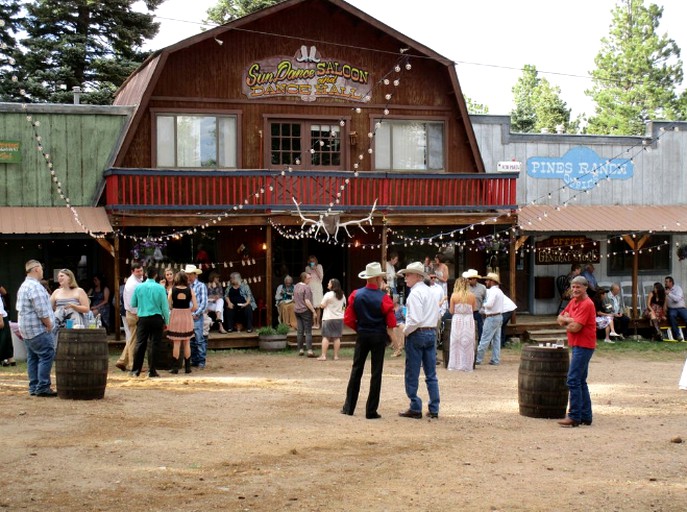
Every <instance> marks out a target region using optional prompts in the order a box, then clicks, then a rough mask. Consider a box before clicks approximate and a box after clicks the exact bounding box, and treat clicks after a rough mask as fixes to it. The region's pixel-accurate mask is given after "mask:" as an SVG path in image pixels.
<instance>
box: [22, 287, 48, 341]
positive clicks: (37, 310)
mask: <svg viewBox="0 0 687 512" xmlns="http://www.w3.org/2000/svg"><path fill="white" fill-rule="evenodd" d="M17 312H18V313H19V332H21V335H22V337H23V338H24V339H25V340H30V339H32V338H35V337H36V336H38V335H39V334H43V333H44V332H49V329H48V328H47V327H46V326H45V325H44V324H43V321H42V319H43V318H50V322H51V323H52V325H55V315H54V313H53V311H52V306H51V305H50V297H49V296H48V292H47V291H46V290H45V288H43V285H42V284H41V283H40V282H39V281H38V280H37V279H34V278H33V277H29V276H27V277H26V279H24V282H23V283H22V285H21V286H20V287H19V291H18V292H17Z"/></svg>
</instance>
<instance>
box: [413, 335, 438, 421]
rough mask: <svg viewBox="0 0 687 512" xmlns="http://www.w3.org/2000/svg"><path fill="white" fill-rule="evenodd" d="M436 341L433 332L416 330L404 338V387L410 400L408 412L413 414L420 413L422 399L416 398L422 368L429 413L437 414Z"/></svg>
mask: <svg viewBox="0 0 687 512" xmlns="http://www.w3.org/2000/svg"><path fill="white" fill-rule="evenodd" d="M436 339H437V333H436V331H434V330H416V331H414V332H412V333H410V335H409V336H407V337H406V344H405V349H406V371H405V387H406V395H407V396H408V398H409V399H410V410H412V411H415V412H422V399H421V398H420V397H418V396H417V390H418V387H419V383H420V367H422V369H423V370H424V372H425V383H426V384H427V393H428V394H429V406H428V407H429V412H431V413H436V414H439V381H438V380H437V350H436V346H435V345H436Z"/></svg>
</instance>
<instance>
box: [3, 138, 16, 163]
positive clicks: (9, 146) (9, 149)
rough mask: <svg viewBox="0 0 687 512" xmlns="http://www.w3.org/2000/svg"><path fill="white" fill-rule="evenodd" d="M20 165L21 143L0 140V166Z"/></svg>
mask: <svg viewBox="0 0 687 512" xmlns="http://www.w3.org/2000/svg"><path fill="white" fill-rule="evenodd" d="M20 163H21V142H16V141H11V140H0V164H20Z"/></svg>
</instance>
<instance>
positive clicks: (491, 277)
mask: <svg viewBox="0 0 687 512" xmlns="http://www.w3.org/2000/svg"><path fill="white" fill-rule="evenodd" d="M484 280H485V281H494V282H495V283H496V284H501V281H500V280H499V275H498V274H497V273H495V272H489V273H488V274H487V275H486V276H484Z"/></svg>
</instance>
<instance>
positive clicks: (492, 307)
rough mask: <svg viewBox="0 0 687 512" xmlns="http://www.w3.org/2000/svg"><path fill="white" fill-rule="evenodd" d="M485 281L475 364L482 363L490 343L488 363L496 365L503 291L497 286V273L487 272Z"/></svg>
mask: <svg viewBox="0 0 687 512" xmlns="http://www.w3.org/2000/svg"><path fill="white" fill-rule="evenodd" d="M484 280H485V282H486V283H487V297H486V299H485V300H484V304H483V309H484V329H483V330H482V337H481V338H480V340H479V346H478V347H477V357H476V358H475V364H476V365H477V364H482V359H484V353H485V352H486V351H487V348H489V344H491V360H490V361H489V364H490V365H492V366H498V365H499V364H500V363H501V325H503V292H502V291H501V289H500V288H499V284H500V280H499V275H498V274H496V273H494V272H489V273H488V274H487V275H486V277H485V278H484Z"/></svg>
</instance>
